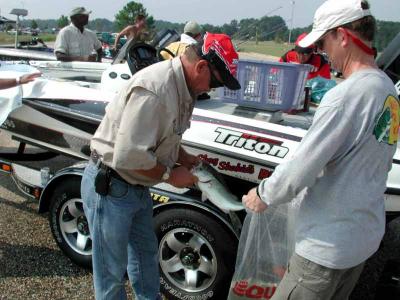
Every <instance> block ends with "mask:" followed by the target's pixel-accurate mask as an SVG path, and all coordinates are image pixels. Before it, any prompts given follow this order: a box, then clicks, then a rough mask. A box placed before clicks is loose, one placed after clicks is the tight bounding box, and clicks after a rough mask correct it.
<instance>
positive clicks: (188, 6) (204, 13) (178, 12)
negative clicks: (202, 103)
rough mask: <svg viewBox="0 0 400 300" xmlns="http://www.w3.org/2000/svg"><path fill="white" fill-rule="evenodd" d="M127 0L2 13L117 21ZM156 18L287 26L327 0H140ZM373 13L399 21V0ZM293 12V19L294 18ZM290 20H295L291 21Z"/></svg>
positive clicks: (54, 0) (18, 3) (25, 1)
mask: <svg viewBox="0 0 400 300" xmlns="http://www.w3.org/2000/svg"><path fill="white" fill-rule="evenodd" d="M128 2H129V1H127V0H107V1H105V0H97V1H95V0H0V15H1V16H4V17H6V18H10V19H13V20H15V19H16V16H13V15H10V14H9V12H10V11H11V9H13V8H24V9H27V10H28V16H27V17H25V18H26V19H58V18H59V17H60V16H61V15H68V14H69V12H70V11H71V9H72V8H74V7H77V6H84V7H85V8H86V9H88V10H92V14H91V15H90V19H96V18H106V19H109V20H110V21H113V20H114V16H115V14H116V13H117V12H118V11H119V10H121V9H122V8H123V7H124V5H126V4H127V3H128ZM136 2H140V3H142V4H143V6H144V7H145V8H146V10H147V13H148V14H149V15H152V16H153V17H154V18H155V19H156V20H164V21H170V22H176V23H185V22H186V21H189V20H195V21H197V22H198V23H200V24H205V23H209V24H212V25H222V24H224V23H229V22H230V21H232V20H234V19H236V20H240V19H244V18H260V17H262V16H265V15H268V16H272V15H279V16H281V17H282V18H283V19H284V20H285V21H286V24H287V25H288V27H289V28H290V27H291V26H292V25H293V27H294V28H296V27H305V26H308V25H310V24H312V20H313V15H314V12H315V10H316V9H317V8H318V6H319V5H321V4H322V3H323V2H324V0H294V1H293V0H140V1H139V0H138V1H136ZM369 2H370V4H371V10H372V14H373V15H374V16H375V17H376V18H377V19H378V20H383V21H397V22H399V21H400V15H399V11H400V0H369ZM292 3H294V4H292ZM292 13H293V18H291V16H292ZM291 19H292V20H293V23H291Z"/></svg>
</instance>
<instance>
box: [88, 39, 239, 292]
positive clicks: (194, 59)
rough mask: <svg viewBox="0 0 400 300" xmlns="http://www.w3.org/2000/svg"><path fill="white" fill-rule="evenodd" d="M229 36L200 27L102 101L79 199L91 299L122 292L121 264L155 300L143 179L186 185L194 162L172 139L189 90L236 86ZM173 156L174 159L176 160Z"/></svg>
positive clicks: (182, 123) (154, 245)
mask: <svg viewBox="0 0 400 300" xmlns="http://www.w3.org/2000/svg"><path fill="white" fill-rule="evenodd" d="M237 61H238V54H237V53H236V51H235V49H234V47H233V45H232V42H231V40H230V38H229V37H228V36H227V35H224V34H211V33H207V34H206V35H205V37H204V41H203V42H202V43H200V44H199V45H192V46H189V47H188V49H187V51H186V52H185V53H184V54H183V55H182V56H180V57H176V58H174V59H172V60H166V61H163V62H160V63H157V64H154V65H152V66H149V67H147V68H145V69H143V70H141V71H139V72H137V73H136V74H135V75H134V76H133V77H132V78H131V79H130V82H129V83H128V84H127V87H126V88H125V89H124V90H123V91H121V93H120V94H119V96H118V97H117V98H116V99H115V100H114V101H113V102H111V103H110V104H109V105H108V106H107V108H106V114H105V116H104V119H103V120H102V122H101V124H100V126H99V128H98V129H97V131H96V133H95V134H94V137H93V139H92V142H91V150H92V155H91V160H90V161H89V164H88V166H87V167H86V169H85V173H84V176H83V179H82V187H81V192H82V199H83V203H84V211H85V214H86V216H87V219H88V222H89V229H90V232H91V237H92V249H93V278H94V279H93V280H94V286H95V293H96V298H97V299H124V298H125V297H126V292H125V290H124V281H125V279H124V275H125V272H126V270H127V272H128V276H129V279H130V281H131V284H132V287H133V289H134V291H135V294H136V298H135V299H138V300H143V299H159V285H160V282H159V273H158V256H157V253H158V251H157V250H158V242H157V238H156V236H155V233H154V231H153V226H152V215H153V213H152V199H151V196H150V193H149V188H148V187H149V186H152V185H154V184H157V183H160V182H166V183H168V184H171V185H173V186H175V187H188V186H192V185H193V184H194V183H195V182H196V181H197V177H195V176H193V174H192V173H191V172H190V169H191V168H192V167H193V166H194V165H196V164H197V163H198V162H199V159H198V158H197V157H196V156H193V155H191V154H189V153H187V152H186V151H185V150H184V149H183V148H182V147H181V145H180V142H181V138H182V134H183V133H184V131H185V130H186V129H187V128H188V127H189V124H190V118H191V115H192V111H193V107H194V104H195V99H196V97H197V95H199V94H201V93H203V92H207V91H209V90H210V89H211V88H216V87H219V86H223V85H225V86H227V87H228V88H230V89H239V88H240V84H239V83H238V81H237V80H236V78H235V77H234V76H235V74H236V68H237ZM176 163H178V164H179V166H176Z"/></svg>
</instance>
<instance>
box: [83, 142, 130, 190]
mask: <svg viewBox="0 0 400 300" xmlns="http://www.w3.org/2000/svg"><path fill="white" fill-rule="evenodd" d="M90 160H91V161H92V162H94V163H95V164H96V165H97V164H98V167H99V169H100V168H101V169H104V170H106V171H107V172H108V174H110V176H111V177H113V178H115V179H118V180H120V181H122V182H125V183H127V184H129V185H132V184H130V183H129V182H127V181H126V180H125V179H124V178H122V177H121V175H119V174H118V173H117V172H116V171H115V170H114V169H112V168H110V167H109V166H107V165H105V164H103V162H102V161H101V158H100V155H99V154H98V153H97V152H96V151H95V150H93V151H92V152H91V153H90ZM99 161H100V162H99Z"/></svg>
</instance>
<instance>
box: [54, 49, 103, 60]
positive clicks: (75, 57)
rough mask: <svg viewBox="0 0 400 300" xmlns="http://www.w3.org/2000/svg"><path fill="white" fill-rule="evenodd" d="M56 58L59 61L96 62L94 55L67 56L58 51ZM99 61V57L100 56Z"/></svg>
mask: <svg viewBox="0 0 400 300" xmlns="http://www.w3.org/2000/svg"><path fill="white" fill-rule="evenodd" d="M100 51H101V48H100ZM97 53H98V52H97ZM56 58H57V60H59V61H96V55H88V56H68V55H66V54H65V53H62V52H58V51H56ZM100 59H101V56H100Z"/></svg>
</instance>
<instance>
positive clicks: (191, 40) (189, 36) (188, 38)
mask: <svg viewBox="0 0 400 300" xmlns="http://www.w3.org/2000/svg"><path fill="white" fill-rule="evenodd" d="M201 40H202V36H201V27H200V25H199V24H198V23H197V22H195V21H189V22H187V23H186V24H185V27H184V28H183V33H182V34H181V39H180V41H178V42H174V43H171V44H169V45H168V46H167V47H166V48H167V50H169V52H166V51H162V52H161V56H162V57H163V58H164V59H171V58H173V57H175V56H177V55H180V54H182V53H183V52H185V49H186V47H187V46H188V45H192V44H196V43H198V42H199V41H201ZM171 54H173V55H174V56H172V55H171Z"/></svg>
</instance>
